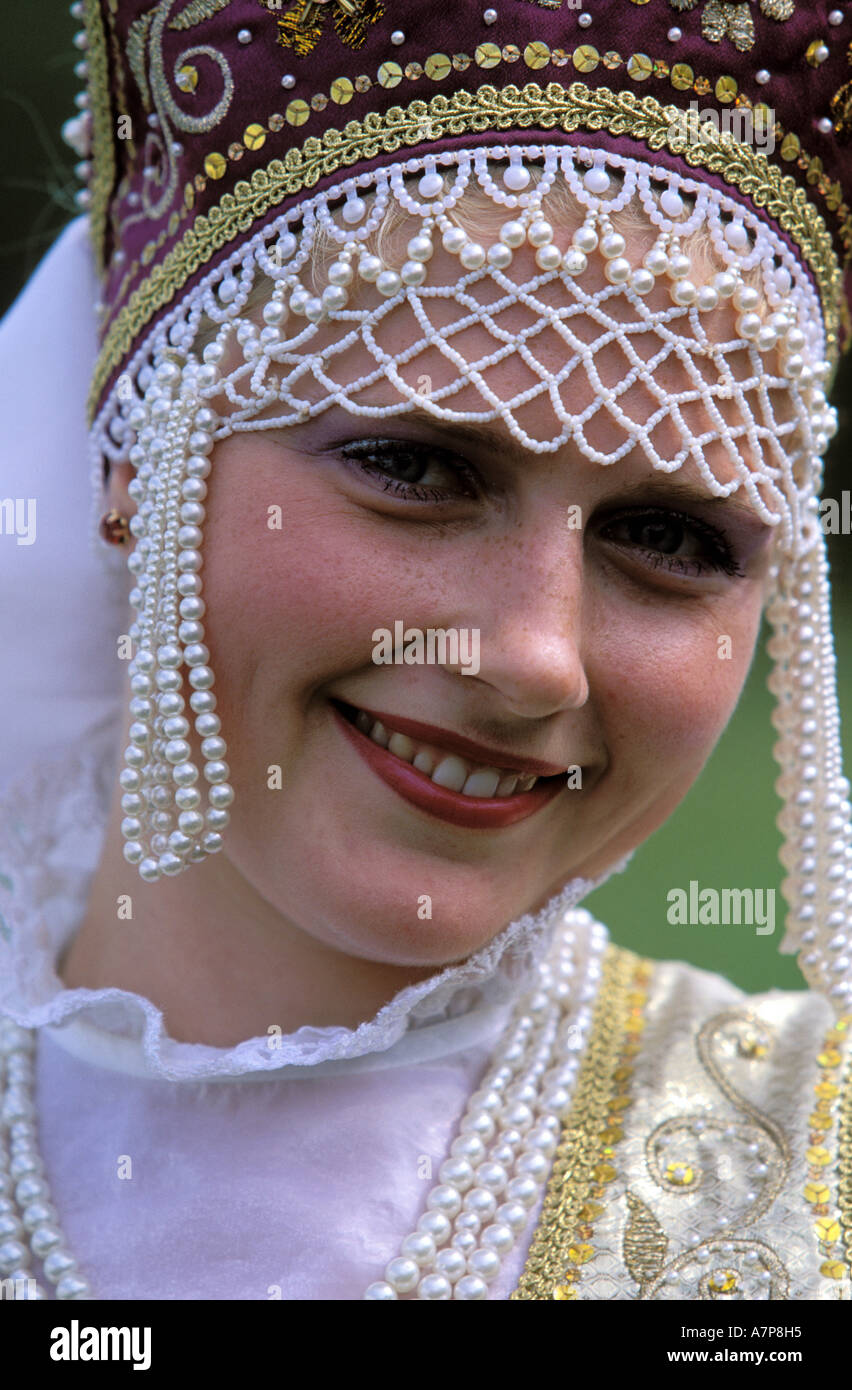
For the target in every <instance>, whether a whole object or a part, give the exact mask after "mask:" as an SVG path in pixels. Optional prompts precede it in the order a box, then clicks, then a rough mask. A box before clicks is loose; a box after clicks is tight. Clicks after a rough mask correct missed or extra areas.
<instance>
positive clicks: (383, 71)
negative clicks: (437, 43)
mask: <svg viewBox="0 0 852 1390" xmlns="http://www.w3.org/2000/svg"><path fill="white" fill-rule="evenodd" d="M441 56H442V57H444V55H443V54H442V55H441ZM431 62H432V59H431V58H427V59H426V72H427V73H428V75H429V76H430V77H434V76H436V74H435V73H433V72H429V64H430V63H431ZM446 63H447V72H449V70H450V60H449V58H447V59H446ZM441 76H442V77H443V76H445V74H444V73H442V74H441ZM376 78H377V80H378V83H379V86H380V87H398V86H399V84H400V82H401V81H402V68H401V67H400V66H399V63H392V62H391V61H390V59H389V60H388V61H387V62H386V63H382V65H381V67H380V68H379V70H378V72H377V73H376Z"/></svg>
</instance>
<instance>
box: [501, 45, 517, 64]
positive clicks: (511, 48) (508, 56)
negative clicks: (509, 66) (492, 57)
mask: <svg viewBox="0 0 852 1390" xmlns="http://www.w3.org/2000/svg"><path fill="white" fill-rule="evenodd" d="M520 56H521V50H520V49H519V48H518V46H517V44H514V43H507V44H506V45H505V47H504V49H503V61H504V62H506V63H517V61H518V59H519V58H520Z"/></svg>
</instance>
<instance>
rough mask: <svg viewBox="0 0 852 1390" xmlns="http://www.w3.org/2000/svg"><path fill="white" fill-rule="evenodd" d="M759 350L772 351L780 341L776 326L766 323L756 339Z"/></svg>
mask: <svg viewBox="0 0 852 1390" xmlns="http://www.w3.org/2000/svg"><path fill="white" fill-rule="evenodd" d="M755 342H756V346H757V350H758V352H771V351H772V349H773V348H774V347H775V346H776V345H777V343H778V334H777V333H776V332H775V330H774V328H770V326H769V325H768V324H764V325H763V327H762V328H761V330H760V332H759V333H758V335H757V338H756V340H755Z"/></svg>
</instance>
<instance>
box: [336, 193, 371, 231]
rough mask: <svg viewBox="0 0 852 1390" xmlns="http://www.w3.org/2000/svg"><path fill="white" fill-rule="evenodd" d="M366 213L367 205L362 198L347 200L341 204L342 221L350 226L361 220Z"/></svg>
mask: <svg viewBox="0 0 852 1390" xmlns="http://www.w3.org/2000/svg"><path fill="white" fill-rule="evenodd" d="M366 211H367V204H366V203H365V202H364V199H363V198H355V197H351V198H347V199H346V202H345V203H344V204H343V214H342V215H343V220H344V222H348V223H349V225H350V226H354V225H355V224H356V223H358V222H361V221H362V220H363V218H364V214H365V213H366Z"/></svg>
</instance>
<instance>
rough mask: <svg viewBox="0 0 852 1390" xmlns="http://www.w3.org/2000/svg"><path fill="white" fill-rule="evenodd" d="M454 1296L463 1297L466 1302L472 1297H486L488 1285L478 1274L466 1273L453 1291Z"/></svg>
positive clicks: (472, 1298)
mask: <svg viewBox="0 0 852 1390" xmlns="http://www.w3.org/2000/svg"><path fill="white" fill-rule="evenodd" d="M453 1295H454V1297H455V1298H463V1299H465V1300H467V1301H468V1302H470V1301H472V1300H474V1299H481V1298H487V1297H488V1285H487V1284H486V1282H485V1280H484V1279H481V1278H480V1277H479V1275H478V1274H466V1275H465V1276H464V1278H463V1279H460V1280H459V1282H458V1283H457V1284H456V1286H455V1289H454V1291H453Z"/></svg>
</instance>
